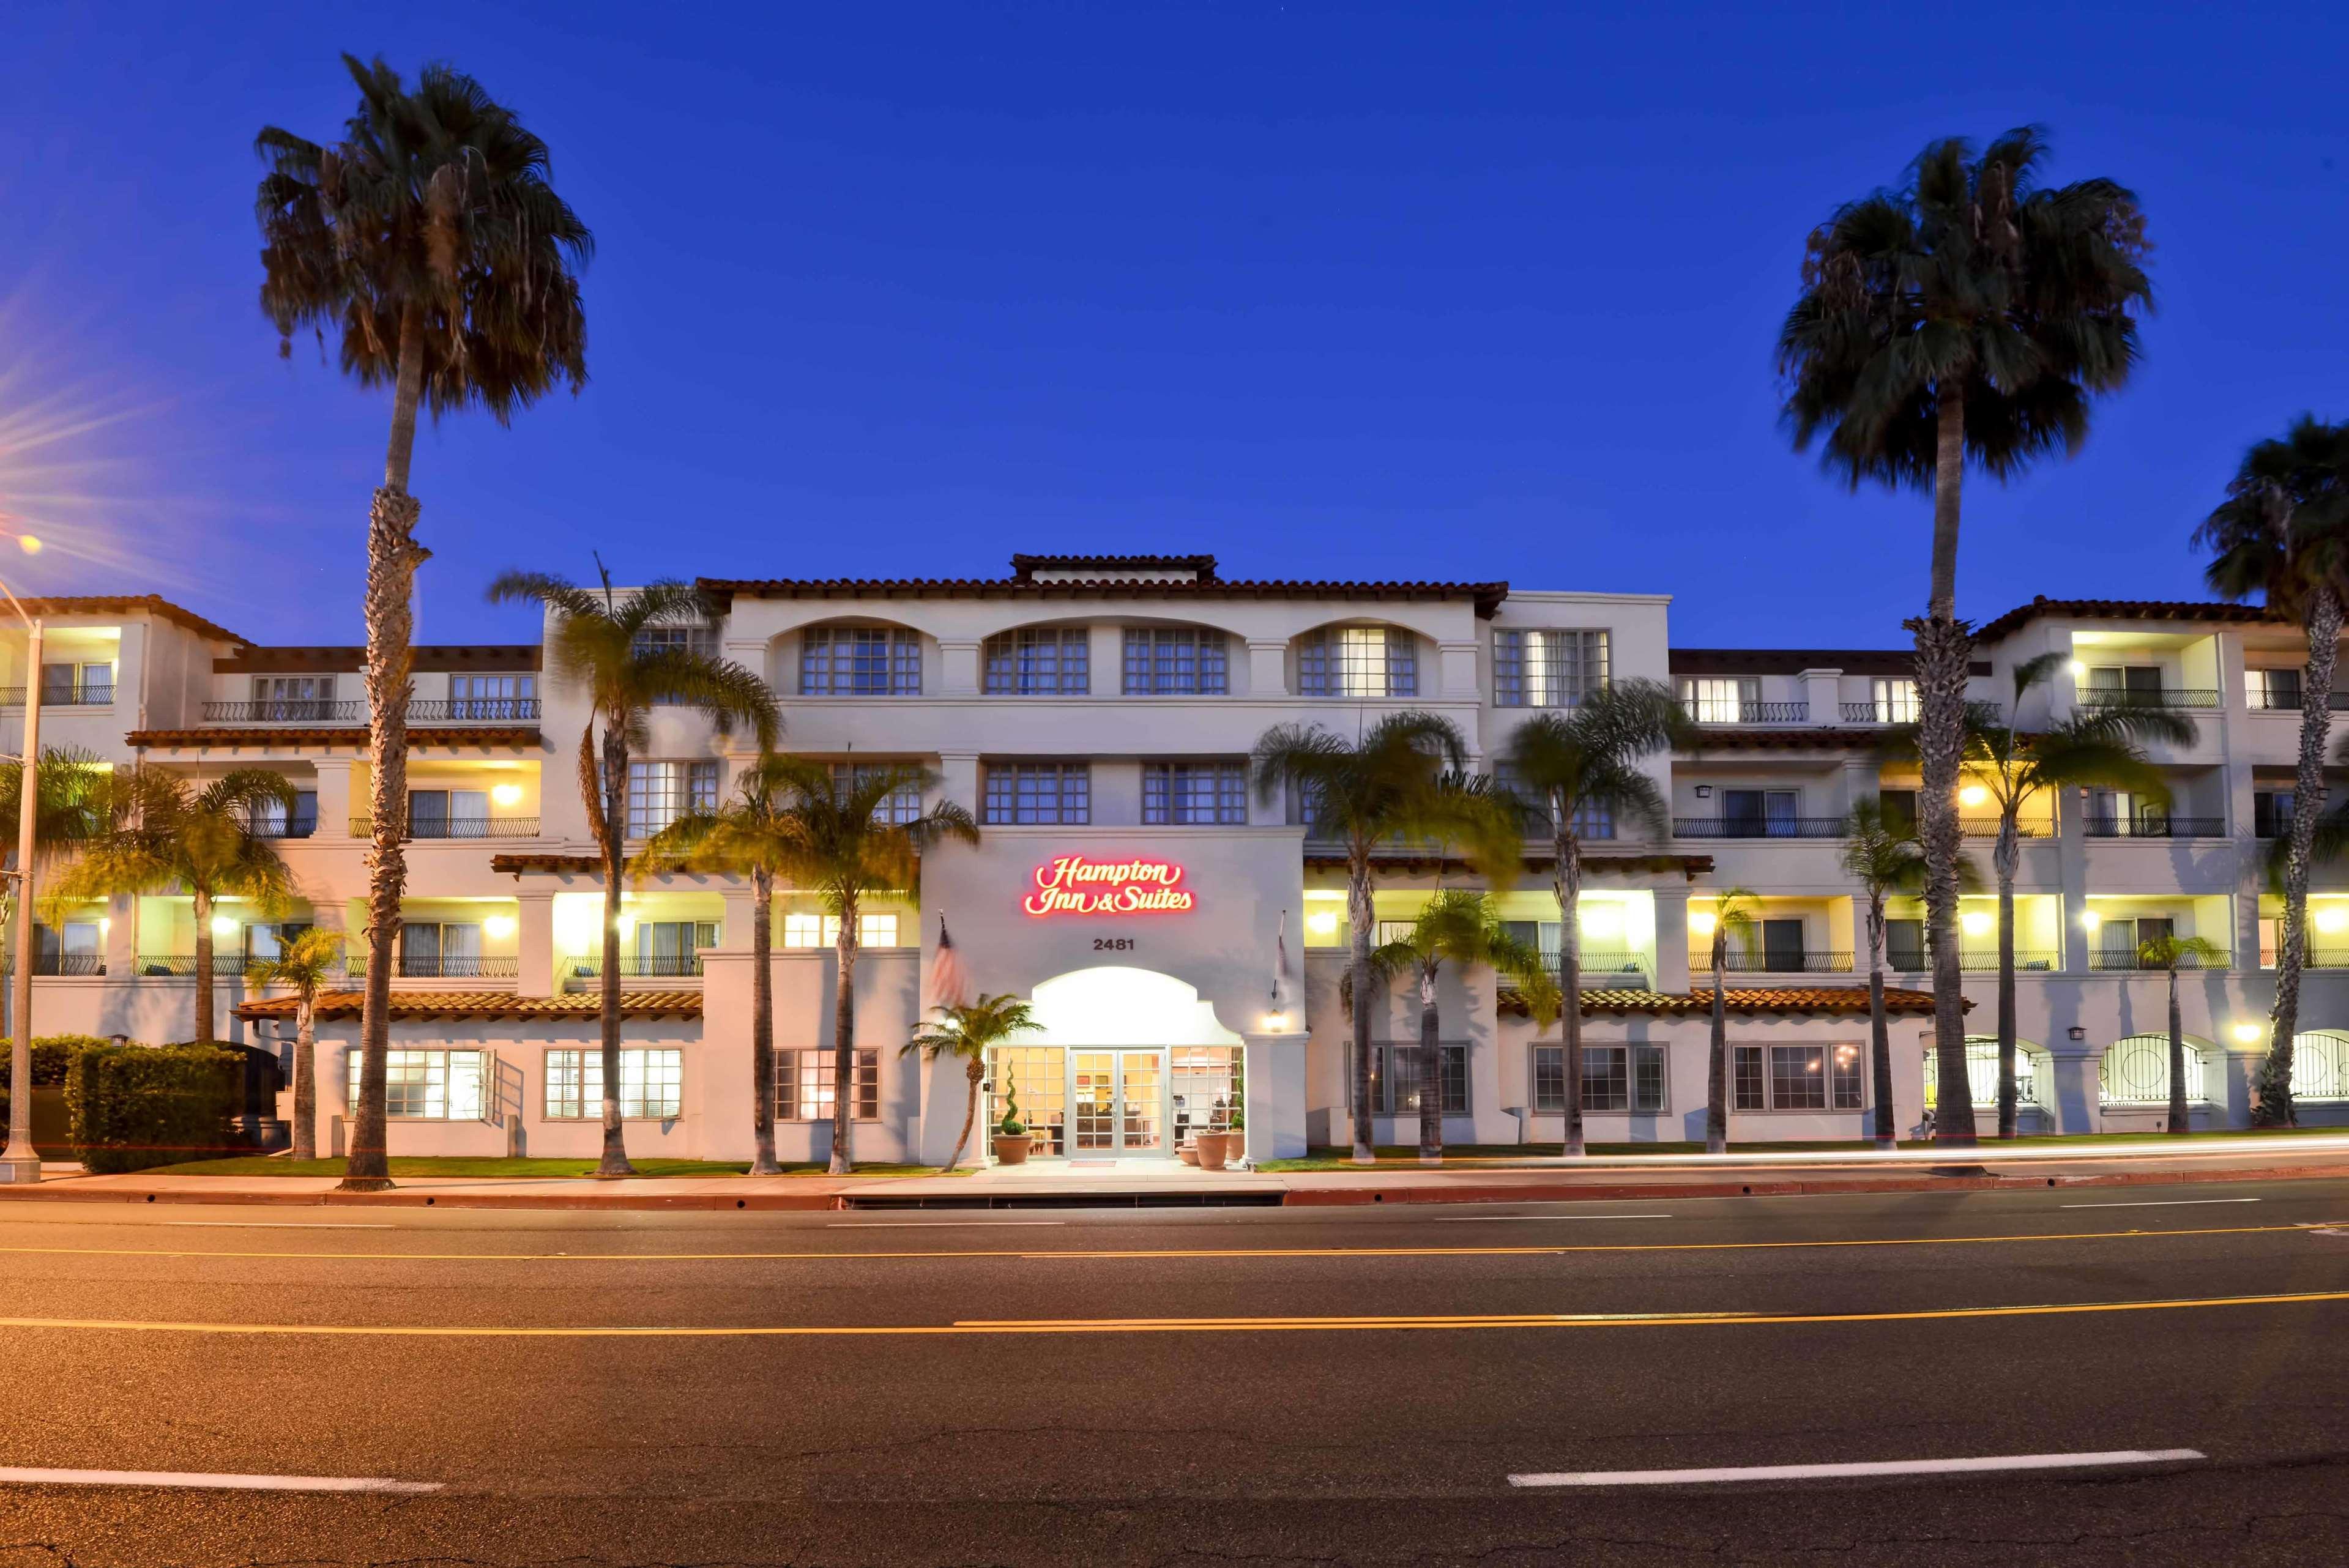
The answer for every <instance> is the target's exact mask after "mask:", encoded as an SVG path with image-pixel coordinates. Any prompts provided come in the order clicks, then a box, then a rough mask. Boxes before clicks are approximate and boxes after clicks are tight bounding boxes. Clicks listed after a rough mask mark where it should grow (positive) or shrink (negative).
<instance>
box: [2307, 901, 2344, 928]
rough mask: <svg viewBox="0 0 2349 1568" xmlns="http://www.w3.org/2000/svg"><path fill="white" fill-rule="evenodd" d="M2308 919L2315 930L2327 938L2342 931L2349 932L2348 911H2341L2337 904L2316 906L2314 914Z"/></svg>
mask: <svg viewBox="0 0 2349 1568" xmlns="http://www.w3.org/2000/svg"><path fill="white" fill-rule="evenodd" d="M2309 919H2310V922H2311V923H2313V924H2314V925H2315V927H2316V929H2317V930H2319V931H2321V932H2323V933H2324V934H2325V935H2327V936H2332V935H2334V934H2338V933H2340V932H2341V931H2343V930H2349V909H2343V908H2342V907H2341V906H2340V905H2339V904H2337V903H2321V904H2318V905H2317V906H2316V912H2315V913H2313V914H2312V915H2311V916H2310V917H2309Z"/></svg>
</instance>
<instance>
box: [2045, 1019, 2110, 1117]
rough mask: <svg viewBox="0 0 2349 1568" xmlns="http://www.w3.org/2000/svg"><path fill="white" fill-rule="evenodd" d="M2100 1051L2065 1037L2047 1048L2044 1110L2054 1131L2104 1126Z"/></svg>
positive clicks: (2054, 1041)
mask: <svg viewBox="0 0 2349 1568" xmlns="http://www.w3.org/2000/svg"><path fill="white" fill-rule="evenodd" d="M2103 1055H2104V1053H2103V1052H2102V1051H2101V1050H2099V1049H2098V1048H2097V1047H2095V1046H2094V1045H2092V1044H2091V1043H2089V1042H2087V1041H2085V1040H2075V1039H2071V1038H2069V1037H2066V1038H2064V1039H2060V1040H2053V1041H2050V1042H2049V1043H2048V1047H2047V1076H2048V1078H2050V1079H2051V1080H2053V1081H2051V1082H2050V1083H2049V1084H2048V1086H2047V1094H2046V1097H2045V1098H2046V1106H2047V1113H2048V1114H2049V1115H2050V1116H2052V1117H2054V1119H2055V1130H2056V1131H2058V1132H2098V1131H2101V1130H2103V1128H2104V1089H2103V1074H2104V1061H2103Z"/></svg>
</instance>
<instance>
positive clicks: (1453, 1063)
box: [1347, 1041, 1468, 1116]
mask: <svg viewBox="0 0 2349 1568" xmlns="http://www.w3.org/2000/svg"><path fill="white" fill-rule="evenodd" d="M1435 1048H1436V1050H1437V1051H1438V1052H1439V1053H1440V1054H1439V1056H1438V1057H1437V1066H1436V1073H1437V1078H1436V1081H1437V1083H1438V1084H1439V1085H1441V1086H1442V1088H1443V1094H1444V1107H1443V1114H1444V1115H1445V1116H1466V1115H1467V1114H1468V1047H1466V1046H1464V1045H1457V1044H1453V1043H1450V1042H1446V1041H1438V1042H1437V1043H1436V1047H1435ZM1419 1052H1420V1047H1418V1046H1416V1045H1408V1046H1406V1045H1378V1044H1375V1043H1374V1044H1372V1046H1371V1105H1372V1106H1373V1107H1374V1108H1376V1109H1377V1113H1378V1114H1379V1115H1381V1116H1417V1115H1418V1114H1419V1062H1420V1057H1419ZM1352 1081H1353V1079H1352V1076H1351V1075H1348V1078H1347V1082H1348V1084H1349V1086H1350V1085H1351V1084H1352Z"/></svg>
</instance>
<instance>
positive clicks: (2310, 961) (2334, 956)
mask: <svg viewBox="0 0 2349 1568" xmlns="http://www.w3.org/2000/svg"><path fill="white" fill-rule="evenodd" d="M2275 966H2276V950H2275V949H2274V948H2272V947H2262V948H2261V949H2260V967H2261V968H2262V969H2272V968H2274V967H2275ZM2300 966H2301V967H2302V969H2349V947H2312V948H2310V949H2309V950H2308V955H2307V956H2306V957H2304V958H2302V960H2301V961H2300ZM33 973H34V974H36V975H38V974H39V973H40V970H39V969H38V968H36V969H35V970H34V971H33Z"/></svg>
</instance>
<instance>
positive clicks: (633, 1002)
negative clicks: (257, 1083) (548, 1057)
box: [236, 991, 701, 1023]
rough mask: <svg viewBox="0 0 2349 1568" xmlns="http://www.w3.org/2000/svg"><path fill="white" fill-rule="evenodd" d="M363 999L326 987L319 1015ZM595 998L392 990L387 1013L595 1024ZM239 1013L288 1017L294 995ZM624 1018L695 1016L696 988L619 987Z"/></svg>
mask: <svg viewBox="0 0 2349 1568" xmlns="http://www.w3.org/2000/svg"><path fill="white" fill-rule="evenodd" d="M362 1000H363V998H362V997H361V995H360V994H359V993H358V992H357V991H328V992H326V993H324V994H322V995H320V996H319V998H318V1016H319V1017H321V1018H356V1017H357V1016H359V1008H360V1004H361V1002H362ZM598 1007H599V999H598V998H596V997H595V996H589V995H575V996H517V995H514V994H513V993H512V992H511V991H394V992H393V993H392V994H391V1016H392V1018H393V1019H394V1020H395V1021H397V1022H402V1023H413V1022H415V1021H417V1020H419V1019H430V1018H519V1019H537V1020H546V1019H554V1020H557V1021H562V1020H574V1019H575V1020H577V1021H579V1022H581V1023H593V1022H595V1019H596V1018H597V1017H599V1016H601V1014H600V1012H599V1010H598ZM236 1016H238V1017H240V1018H291V1017H292V1016H294V998H293V997H291V996H271V997H268V998H266V999H264V1000H263V1001H259V1002H246V1003H243V1004H242V1005H241V1006H238V1007H237V1009H236ZM620 1016H622V1017H624V1018H698V1017H699V1016H701V993H700V992H698V991H623V992H622V993H620Z"/></svg>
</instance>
